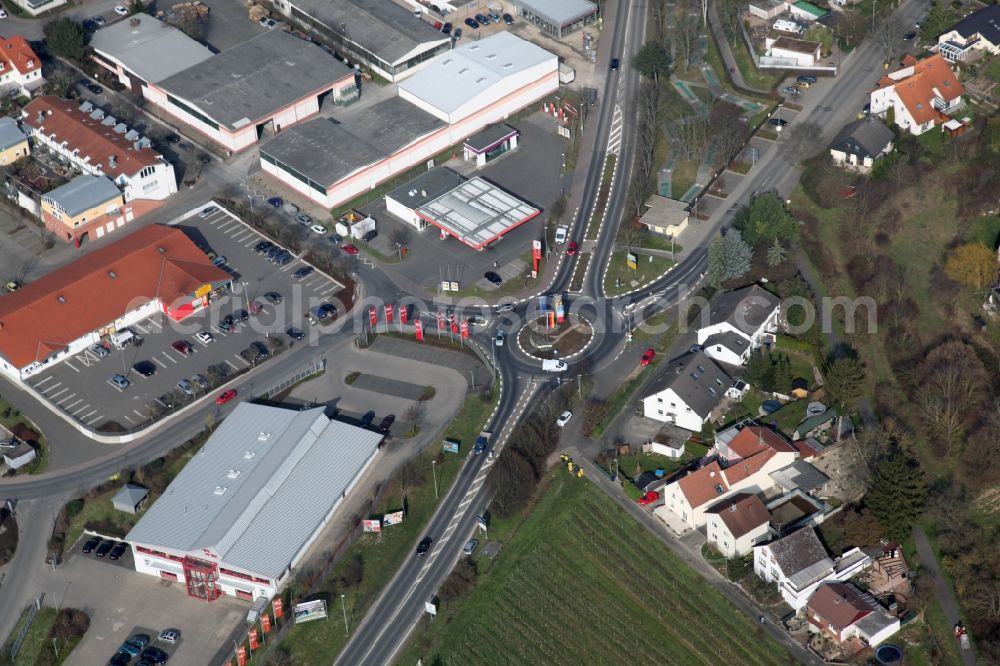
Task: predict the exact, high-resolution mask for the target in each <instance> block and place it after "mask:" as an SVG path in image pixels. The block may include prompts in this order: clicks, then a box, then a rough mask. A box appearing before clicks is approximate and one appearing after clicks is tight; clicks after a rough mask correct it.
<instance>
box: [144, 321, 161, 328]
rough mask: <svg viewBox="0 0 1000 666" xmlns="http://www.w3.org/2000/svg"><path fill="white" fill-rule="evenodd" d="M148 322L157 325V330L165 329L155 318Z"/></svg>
mask: <svg viewBox="0 0 1000 666" xmlns="http://www.w3.org/2000/svg"><path fill="white" fill-rule="evenodd" d="M146 324H147V325H149V326H153V327H155V328H156V329H157V330H162V329H163V326H162V325H161V324H160V322H158V321H156V320H155V319H150V320H148V321H147V322H146Z"/></svg>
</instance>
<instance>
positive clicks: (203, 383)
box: [191, 375, 211, 391]
mask: <svg viewBox="0 0 1000 666" xmlns="http://www.w3.org/2000/svg"><path fill="white" fill-rule="evenodd" d="M191 381H192V382H194V383H195V384H197V385H198V388H200V389H201V390H202V391H207V390H208V389H209V388H210V387H211V384H209V383H208V379H206V378H205V376H204V375H192V377H191Z"/></svg>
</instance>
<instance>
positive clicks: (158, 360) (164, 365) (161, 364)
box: [153, 356, 167, 368]
mask: <svg viewBox="0 0 1000 666" xmlns="http://www.w3.org/2000/svg"><path fill="white" fill-rule="evenodd" d="M153 360H154V361H155V362H156V363H158V364H159V365H160V367H161V368H165V367H167V364H166V363H164V362H163V361H161V360H160V359H158V358H156V357H155V356H154V357H153Z"/></svg>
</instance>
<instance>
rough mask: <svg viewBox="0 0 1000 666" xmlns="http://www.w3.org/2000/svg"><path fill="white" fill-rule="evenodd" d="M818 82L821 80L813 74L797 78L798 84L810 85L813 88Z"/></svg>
mask: <svg viewBox="0 0 1000 666" xmlns="http://www.w3.org/2000/svg"><path fill="white" fill-rule="evenodd" d="M817 81H819V79H817V78H816V77H815V76H813V75H812V74H802V75H801V76H798V77H796V78H795V82H796V83H808V84H809V85H811V86H814V85H816V82H817Z"/></svg>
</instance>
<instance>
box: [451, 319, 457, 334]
mask: <svg viewBox="0 0 1000 666" xmlns="http://www.w3.org/2000/svg"><path fill="white" fill-rule="evenodd" d="M451 332H452V333H458V322H455V321H453V322H451Z"/></svg>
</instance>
